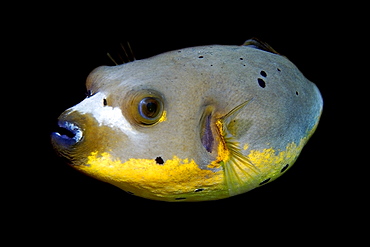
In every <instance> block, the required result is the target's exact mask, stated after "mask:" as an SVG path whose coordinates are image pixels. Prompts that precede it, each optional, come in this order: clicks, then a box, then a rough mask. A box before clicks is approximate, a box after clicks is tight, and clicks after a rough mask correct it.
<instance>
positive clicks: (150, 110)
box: [146, 102, 157, 117]
mask: <svg viewBox="0 0 370 247" xmlns="http://www.w3.org/2000/svg"><path fill="white" fill-rule="evenodd" d="M146 110H147V116H148V117H152V115H154V114H155V113H156V111H157V104H155V103H153V102H149V103H148V104H147V105H146Z"/></svg>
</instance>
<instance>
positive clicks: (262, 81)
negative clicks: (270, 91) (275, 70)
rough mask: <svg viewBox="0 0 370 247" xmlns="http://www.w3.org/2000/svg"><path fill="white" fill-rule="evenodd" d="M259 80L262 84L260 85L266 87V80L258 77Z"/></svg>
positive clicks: (259, 83)
mask: <svg viewBox="0 0 370 247" xmlns="http://www.w3.org/2000/svg"><path fill="white" fill-rule="evenodd" d="M257 82H258V85H260V87H262V88H265V87H266V83H265V81H264V80H262V79H261V78H258V79H257Z"/></svg>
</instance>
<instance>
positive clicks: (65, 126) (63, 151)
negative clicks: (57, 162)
mask: <svg viewBox="0 0 370 247" xmlns="http://www.w3.org/2000/svg"><path fill="white" fill-rule="evenodd" d="M73 115H75V114H70V112H69V111H66V112H65V113H63V114H62V115H61V116H60V117H59V119H58V124H57V128H56V131H55V132H53V133H51V142H52V145H53V147H54V149H55V150H56V151H57V152H58V153H59V154H60V155H61V156H63V157H66V158H67V159H71V158H72V157H73V156H74V155H75V154H76V153H77V152H78V147H79V146H80V145H79V144H81V143H82V142H83V140H84V136H85V133H84V128H83V127H82V124H83V123H82V122H81V121H78V119H77V118H76V117H73Z"/></svg>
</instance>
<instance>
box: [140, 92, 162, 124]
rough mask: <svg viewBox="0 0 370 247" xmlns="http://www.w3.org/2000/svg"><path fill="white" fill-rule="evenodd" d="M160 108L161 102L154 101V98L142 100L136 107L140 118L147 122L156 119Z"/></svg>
mask: <svg viewBox="0 0 370 247" xmlns="http://www.w3.org/2000/svg"><path fill="white" fill-rule="evenodd" d="M161 108H162V105H161V102H160V101H159V99H156V98H154V97H146V98H144V99H142V100H141V101H140V102H139V105H138V110H139V114H140V116H141V117H142V118H143V119H145V120H148V121H149V122H151V121H153V120H155V119H156V118H157V117H158V115H159V113H160V111H161ZM145 123H146V121H145V122H144V124H145Z"/></svg>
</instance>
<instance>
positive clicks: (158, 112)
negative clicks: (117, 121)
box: [123, 89, 166, 127]
mask: <svg viewBox="0 0 370 247" xmlns="http://www.w3.org/2000/svg"><path fill="white" fill-rule="evenodd" d="M164 102H165V100H164V97H163V96H162V94H161V93H159V92H157V91H154V90H151V89H144V90H139V91H136V92H132V93H130V95H129V97H128V101H126V103H124V104H125V107H127V106H129V109H130V110H129V111H128V112H127V111H126V113H125V111H123V113H124V114H127V113H129V114H130V115H128V119H132V120H133V123H136V124H139V125H141V126H144V127H149V126H152V125H155V124H157V123H159V122H161V121H163V119H164V117H165V115H166V113H165V110H164V105H165V103H164ZM126 109H127V108H126Z"/></svg>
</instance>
